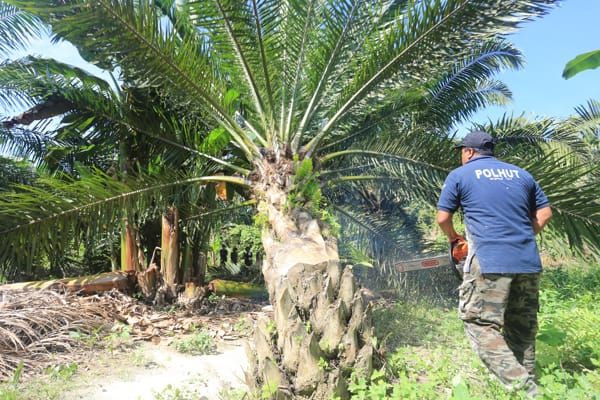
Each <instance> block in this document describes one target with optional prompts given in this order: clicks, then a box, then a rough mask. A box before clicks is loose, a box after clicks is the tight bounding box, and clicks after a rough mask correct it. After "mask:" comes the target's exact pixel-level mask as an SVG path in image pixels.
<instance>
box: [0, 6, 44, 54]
mask: <svg viewBox="0 0 600 400" xmlns="http://www.w3.org/2000/svg"><path fill="white" fill-rule="evenodd" d="M48 34H49V29H48V27H47V26H46V25H44V24H43V23H42V21H41V20H40V19H39V18H37V17H36V16H34V15H33V14H30V13H28V12H25V11H23V10H21V9H19V8H17V7H15V6H13V5H11V4H8V3H7V2H2V1H0V57H1V58H5V57H7V56H9V55H10V54H11V53H12V52H14V51H16V50H24V49H26V48H27V46H28V45H29V44H30V43H31V42H32V41H33V40H35V39H37V38H40V37H43V36H46V35H48Z"/></svg>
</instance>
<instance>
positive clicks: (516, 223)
mask: <svg viewBox="0 0 600 400" xmlns="http://www.w3.org/2000/svg"><path fill="white" fill-rule="evenodd" d="M548 205H549V203H548V199H547V198H546V195H545V194H544V192H543V191H542V189H541V188H540V186H539V185H538V183H537V182H536V181H535V180H534V179H533V177H532V176H531V174H529V172H527V171H525V170H524V169H521V168H519V167H517V166H514V165H512V164H508V163H505V162H502V161H500V160H498V159H496V158H494V157H491V156H480V157H477V158H474V159H472V160H470V161H469V162H467V163H466V164H465V165H463V166H462V167H460V168H457V169H455V170H454V171H452V172H450V174H449V175H448V177H447V178H446V181H445V182H444V186H443V188H442V194H441V196H440V200H439V202H438V206H437V207H438V209H439V210H444V211H447V212H451V213H453V212H455V211H456V210H457V209H458V208H459V207H462V209H463V212H464V215H465V225H466V227H467V232H468V237H469V242H470V244H471V246H473V249H471V250H472V251H473V252H474V254H475V255H476V256H477V259H478V260H479V265H480V267H481V272H482V273H536V272H540V271H541V270H542V263H541V260H540V255H539V252H538V249H537V244H536V242H535V233H534V232H533V226H532V224H531V220H532V218H533V215H534V213H535V211H536V210H538V209H540V208H544V207H547V206H548Z"/></svg>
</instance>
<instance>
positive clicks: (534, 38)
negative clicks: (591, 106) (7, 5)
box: [29, 0, 600, 134]
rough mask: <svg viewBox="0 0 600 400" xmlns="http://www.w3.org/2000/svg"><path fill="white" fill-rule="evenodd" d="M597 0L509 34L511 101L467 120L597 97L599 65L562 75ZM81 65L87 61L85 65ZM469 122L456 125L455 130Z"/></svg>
mask: <svg viewBox="0 0 600 400" xmlns="http://www.w3.org/2000/svg"><path fill="white" fill-rule="evenodd" d="M598 16H600V0H566V1H564V2H563V3H562V4H561V6H560V7H558V8H556V9H554V10H553V11H552V12H551V13H550V14H549V15H547V16H545V17H544V18H542V19H538V20H535V21H533V22H530V23H528V24H526V25H525V26H524V28H523V29H521V30H519V31H518V32H516V33H515V34H513V35H511V36H510V39H511V40H512V41H513V42H514V43H515V44H516V46H517V47H518V48H519V49H520V50H521V51H522V52H523V54H524V55H525V59H526V65H525V67H524V68H523V69H521V70H518V71H504V72H501V73H500V74H499V75H498V76H497V77H498V79H500V80H502V81H504V82H505V83H506V84H507V85H508V86H509V88H510V89H511V90H512V92H513V99H514V100H513V102H512V103H511V104H509V105H508V106H505V107H489V108H487V109H485V110H482V111H480V112H479V113H477V114H476V115H474V116H473V117H472V118H471V121H475V122H485V121H487V120H488V119H492V120H495V119H496V118H498V117H499V116H501V115H502V114H504V113H505V112H506V113H513V114H517V115H518V114H521V113H525V115H526V116H528V117H535V116H558V117H564V116H567V115H569V114H572V113H573V109H574V108H575V107H576V106H578V105H581V104H584V103H585V102H586V101H587V100H588V99H592V98H593V99H598V100H600V69H596V70H591V71H586V72H583V73H581V74H579V75H577V76H575V77H573V78H571V79H569V80H565V79H563V78H562V76H561V74H562V70H563V68H564V65H565V64H566V63H567V62H568V61H569V60H570V59H572V58H573V57H575V56H576V55H578V54H581V53H585V52H588V51H591V50H594V49H598V48H600V20H599V19H598ZM29 52H30V53H34V54H40V55H42V56H44V57H53V58H56V59H59V60H60V61H63V62H66V63H69V64H73V65H78V66H82V67H84V68H86V69H88V70H90V71H91V72H93V73H95V74H98V75H102V76H103V77H104V78H105V79H108V80H110V78H109V77H108V74H107V73H105V72H103V71H101V70H100V69H98V68H97V67H95V66H93V65H90V64H87V63H85V62H84V61H83V59H82V58H81V57H80V56H79V54H78V53H77V50H76V49H75V48H74V47H73V46H72V45H71V44H69V43H65V42H63V43H59V44H55V45H52V43H50V40H49V39H46V40H41V41H38V42H36V43H34V44H33V45H32V47H31V49H30V50H29ZM86 64H87V65H86ZM469 126H470V122H466V123H465V124H463V125H461V126H459V127H458V130H459V132H460V133H461V134H464V133H466V132H467V131H468V127H469Z"/></svg>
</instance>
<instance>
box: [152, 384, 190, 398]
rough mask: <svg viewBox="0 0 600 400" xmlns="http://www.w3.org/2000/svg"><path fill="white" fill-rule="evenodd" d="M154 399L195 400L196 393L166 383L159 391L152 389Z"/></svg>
mask: <svg viewBox="0 0 600 400" xmlns="http://www.w3.org/2000/svg"><path fill="white" fill-rule="evenodd" d="M152 394H153V395H154V400H195V399H197V398H198V394H197V393H194V392H193V391H191V390H189V389H187V388H178V387H174V386H173V385H167V386H166V387H165V388H164V389H163V390H161V391H160V392H156V391H153V393H152Z"/></svg>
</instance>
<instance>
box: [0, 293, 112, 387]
mask: <svg viewBox="0 0 600 400" xmlns="http://www.w3.org/2000/svg"><path fill="white" fill-rule="evenodd" d="M115 316H116V308H115V306H114V295H113V296H111V295H103V296H92V297H81V296H76V295H73V294H63V293H58V292H54V291H49V290H41V291H21V292H13V291H11V292H1V291H0V381H2V380H5V379H7V378H8V377H10V376H11V375H12V373H13V372H14V371H15V369H16V368H17V367H18V366H19V364H22V365H23V367H24V372H25V373H31V372H34V371H36V370H39V369H42V368H44V367H46V366H48V364H50V363H52V362H56V361H57V360H60V359H61V358H68V356H69V353H71V352H72V351H73V350H75V349H77V348H81V347H83V346H85V342H84V341H82V340H81V339H80V334H86V335H89V334H92V333H93V332H95V331H97V330H99V329H102V328H103V327H106V326H109V324H111V323H112V321H113V320H114V318H115Z"/></svg>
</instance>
